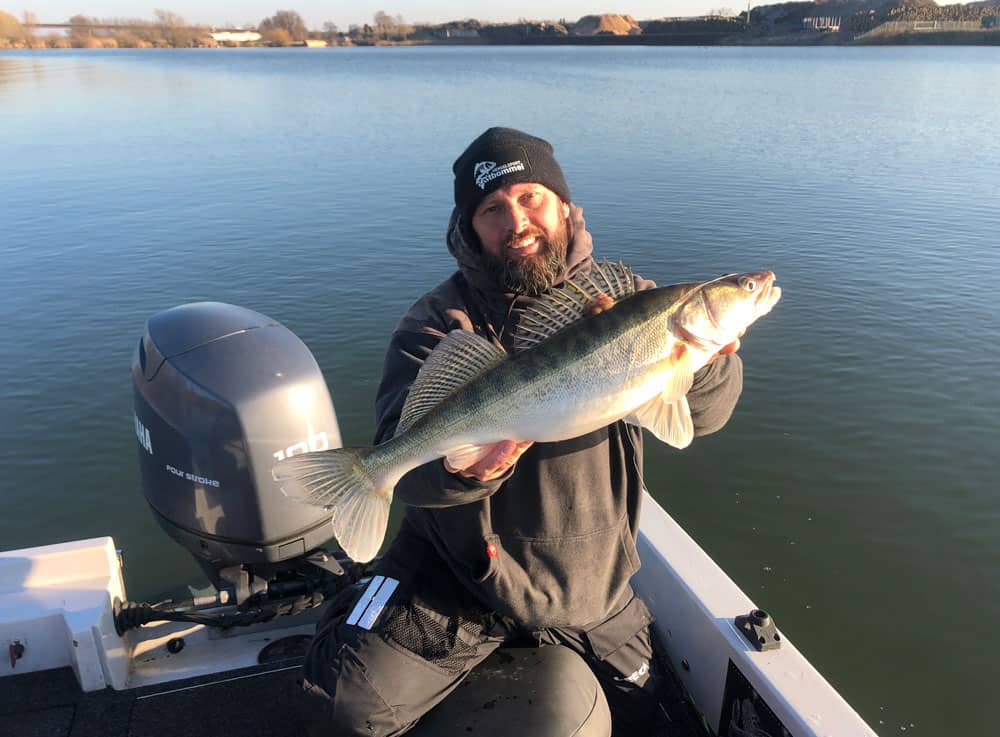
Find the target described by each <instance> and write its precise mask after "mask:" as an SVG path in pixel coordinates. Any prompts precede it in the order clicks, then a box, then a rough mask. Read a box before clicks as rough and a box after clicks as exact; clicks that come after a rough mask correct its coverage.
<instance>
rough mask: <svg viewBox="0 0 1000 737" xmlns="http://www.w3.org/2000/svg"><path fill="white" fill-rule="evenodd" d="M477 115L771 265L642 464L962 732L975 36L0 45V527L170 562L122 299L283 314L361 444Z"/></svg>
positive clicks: (839, 658)
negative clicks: (682, 442) (815, 43)
mask: <svg viewBox="0 0 1000 737" xmlns="http://www.w3.org/2000/svg"><path fill="white" fill-rule="evenodd" d="M498 124H499V125H510V126H514V127H519V128H523V129H525V130H528V131H531V132H533V133H536V134H538V135H541V136H544V137H545V138H548V139H549V140H550V141H552V143H553V144H554V145H555V149H556V152H557V155H558V158H559V160H560V162H561V163H562V166H563V168H564V170H565V172H566V176H567V179H568V181H569V183H570V186H571V188H572V191H573V195H574V200H575V201H576V202H577V203H579V204H581V205H582V206H583V207H584V210H585V214H586V216H587V222H588V227H589V229H590V230H591V232H592V233H593V236H594V240H595V244H596V247H597V252H598V253H599V254H601V255H603V256H606V257H609V258H612V259H622V260H624V261H626V262H627V263H629V264H630V265H632V267H633V268H634V269H635V270H636V271H637V272H639V273H641V274H643V275H645V276H648V277H651V278H653V279H656V280H657V281H658V282H660V283H661V284H667V283H671V282H675V281H682V280H690V279H696V278H708V277H712V276H715V275H717V274H719V273H722V272H731V271H746V270H751V269H756V268H770V269H773V270H774V271H775V272H776V273H777V274H778V280H779V283H780V284H781V285H782V287H783V290H784V298H783V299H782V301H781V303H780V304H779V305H778V307H777V308H776V309H775V311H774V312H773V313H772V314H771V315H770V316H768V317H767V318H766V319H765V320H762V321H761V322H760V323H759V324H757V325H755V326H754V327H753V328H752V329H751V330H750V332H749V333H748V335H747V336H746V338H745V340H744V345H743V349H742V350H741V354H742V356H743V358H744V362H745V368H746V380H745V388H744V393H743V396H742V398H741V400H740V404H739V405H738V407H737V410H736V413H735V415H734V416H733V418H732V420H731V421H730V423H729V424H728V426H727V427H725V428H724V429H723V430H722V431H721V432H719V433H718V434H716V435H714V436H710V437H705V438H701V439H699V440H697V441H696V442H695V443H694V445H693V446H692V447H690V448H689V449H687V450H685V451H674V450H672V449H669V448H666V447H664V446H662V445H659V444H654V443H655V441H654V442H650V443H648V444H647V459H648V460H647V469H646V471H647V483H648V485H649V487H650V488H651V489H652V491H653V493H654V495H655V496H657V498H658V499H659V500H660V501H661V503H662V504H664V505H665V506H666V508H667V509H668V510H669V511H670V512H671V514H673V515H674V516H675V517H676V518H677V519H678V520H679V521H680V522H681V523H682V524H683V525H684V526H685V527H686V529H687V530H688V531H689V532H690V533H691V534H692V535H693V536H694V537H695V538H696V539H697V540H698V541H699V543H700V544H701V545H702V546H703V547H704V548H705V549H706V550H707V551H708V552H709V553H710V554H711V555H712V556H713V557H714V558H715V560H716V561H717V562H718V563H719V564H720V565H721V566H722V567H723V568H724V569H725V570H726V571H727V572H728V573H729V574H730V575H731V576H732V577H733V578H734V579H735V580H736V582H737V583H738V584H739V585H740V586H741V587H743V588H744V589H745V590H746V591H747V593H748V594H749V595H750V596H751V597H752V598H753V599H754V600H755V601H756V603H757V604H758V605H759V606H762V607H764V608H766V609H768V610H770V611H771V612H772V614H773V615H774V617H775V619H776V622H777V624H778V626H779V627H780V628H782V630H783V631H784V632H785V633H786V634H788V636H789V637H791V638H792V639H793V641H794V642H795V644H796V645H797V646H798V648H799V649H800V650H802V651H803V652H804V653H805V654H806V656H807V657H809V658H810V659H811V660H812V662H813V663H814V664H815V665H816V666H817V668H818V669H819V670H820V671H821V672H822V673H823V674H824V675H825V676H826V677H827V678H828V679H829V680H830V681H831V682H832V683H833V684H834V685H835V686H836V687H837V688H838V689H839V690H840V692H841V693H842V694H843V695H844V696H845V698H847V700H848V701H850V702H851V703H852V704H853V705H854V706H855V708H857V709H858V710H859V712H860V713H861V714H862V716H864V718H865V719H866V720H867V721H868V722H869V723H870V724H871V725H872V726H873V727H874V728H875V729H876V730H877V731H879V733H880V734H882V735H889V734H896V733H899V732H906V733H907V734H923V735H941V734H976V735H986V734H993V733H995V731H996V726H995V722H994V720H993V718H992V717H991V716H990V712H991V711H992V709H991V705H992V696H993V690H994V689H993V685H994V681H995V680H996V674H997V673H998V672H1000V670H998V666H997V657H998V656H1000V634H998V629H997V621H998V616H1000V483H998V478H1000V474H998V471H1000V468H998V465H1000V463H998V458H1000V450H998V440H1000V383H998V380H997V379H998V372H1000V368H998V367H1000V347H998V340H997V338H998V336H1000V319H998V315H997V307H996V305H997V300H996V297H995V295H996V293H997V287H998V281H1000V255H998V253H1000V251H998V242H997V240H998V234H1000V170H998V162H1000V136H998V135H997V131H998V130H1000V59H998V57H997V51H996V50H995V49H989V48H973V47H970V48H932V47H928V48H919V47H916V48H868V49H856V48H808V49H792V48H787V49H786V48H774V49H771V48H763V49H756V48H755V49H751V48H733V49H722V48H631V47H629V48H559V47H552V48H433V47H431V48H386V49H327V50H299V49H289V50H236V49H228V50H200V51H180V50H167V51H105V52H79V51H59V52H34V53H17V52H4V53H0V346H2V347H0V356H2V367H3V384H2V397H0V416H2V418H3V421H2V423H0V464H2V467H3V469H4V474H3V481H2V482H0V494H2V499H3V503H4V514H2V515H0V540H2V545H0V547H2V548H4V549H13V548H19V547H27V546H32V545H40V544H47V543H54V542H60V541H64V540H71V539H78V538H85V537H91V536H98V535H112V536H113V537H114V539H115V541H116V543H117V545H118V546H119V547H121V548H123V549H124V550H125V555H126V568H125V574H126V584H127V586H128V590H129V594H130V597H131V598H133V599H135V600H150V599H155V598H156V597H157V596H158V595H160V594H161V593H163V592H165V591H172V590H176V589H177V588H179V587H182V586H183V585H185V584H188V583H192V584H196V585H203V583H204V579H203V578H202V576H201V574H200V572H199V569H198V568H197V566H196V565H195V563H194V562H193V559H191V558H189V556H188V554H187V553H186V552H185V551H184V550H183V549H181V548H180V547H179V546H178V545H176V544H175V543H173V542H172V541H171V540H169V539H168V538H167V537H166V535H165V534H163V533H162V532H161V531H160V530H159V528H158V526H157V525H156V523H155V522H154V520H153V518H152V516H151V514H150V512H149V510H148V507H147V506H146V504H145V502H144V500H143V498H142V496H141V493H140V489H139V484H138V472H137V462H136V448H135V445H136V444H135V436H134V434H133V426H132V409H131V389H130V374H129V365H130V358H131V353H132V350H133V348H134V346H135V344H136V342H137V340H138V338H139V336H140V335H141V334H142V331H143V326H144V322H145V320H146V319H147V318H148V317H149V316H151V315H153V314H155V313H157V312H159V311H160V310H163V309H166V308H169V307H172V306H174V305H177V304H181V303H185V302H190V301H195V300H219V301H225V302H232V303H236V304H240V305H243V306H246V307H250V308H252V309H255V310H257V311H259V312H263V313H264V314H266V315H269V316H271V317H273V318H276V319H278V320H280V321H282V322H283V323H285V324H286V325H287V326H288V327H289V328H291V329H292V330H293V331H294V332H295V333H296V334H298V335H299V336H300V337H301V338H302V339H303V340H304V341H305V342H306V344H307V345H308V346H309V347H310V349H311V350H312V351H313V353H314V354H315V356H316V359H317V361H318V362H319V365H320V366H321V367H322V369H323V371H324V374H325V377H326V379H327V382H328V384H329V386H330V388H331V392H332V394H333V397H334V401H335V403H336V407H337V412H338V415H339V418H340V422H341V429H342V432H343V435H344V440H345V443H348V444H359V443H367V442H368V441H369V440H370V436H371V434H372V430H373V417H372V401H373V399H374V394H375V390H376V387H377V383H378V380H379V374H380V371H381V362H382V354H383V350H384V347H385V343H386V340H387V337H388V335H389V333H390V331H391V330H392V328H393V326H394V324H395V322H396V320H397V319H398V318H399V316H400V315H401V314H402V312H403V311H404V310H405V309H406V308H407V307H408V306H409V304H410V303H411V302H412V301H413V300H415V299H416V298H417V297H419V296H420V295H421V294H422V293H423V292H424V291H425V290H426V289H428V288H429V287H431V286H433V285H434V284H436V283H437V282H438V281H440V280H441V279H443V278H444V277H446V276H447V275H448V274H449V273H450V272H451V270H452V269H453V266H454V264H453V262H452V261H451V259H450V258H449V257H448V255H447V252H446V250H445V246H444V238H443V234H444V227H445V224H446V222H447V219H448V215H449V212H450V208H451V192H452V178H451V164H452V161H453V160H454V158H455V157H456V156H457V155H458V153H459V152H460V151H461V150H462V148H464V146H465V145H466V144H467V143H468V142H469V141H470V140H472V138H473V137H475V136H476V135H478V134H479V133H480V132H481V131H482V130H484V129H485V128H487V127H489V126H491V125H498Z"/></svg>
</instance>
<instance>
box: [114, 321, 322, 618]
mask: <svg viewBox="0 0 1000 737" xmlns="http://www.w3.org/2000/svg"><path fill="white" fill-rule="evenodd" d="M132 381H133V387H134V392H135V393H134V402H135V431H136V436H137V438H138V441H139V466H140V469H141V474H142V490H143V494H144V495H145V497H146V500H147V501H148V502H149V505H150V507H152V509H153V512H154V513H155V517H156V519H157V521H158V522H159V523H160V525H161V526H162V527H163V529H164V530H166V532H167V534H169V535H170V536H171V537H172V538H173V539H174V540H176V541H177V542H179V543H180V544H181V545H183V546H184V547H185V548H187V549H188V550H189V551H190V552H191V553H192V554H193V555H194V557H195V558H196V559H197V560H198V561H199V563H200V564H201V565H202V567H203V569H204V570H205V572H206V573H207V574H208V576H209V578H210V579H211V581H212V583H213V584H214V585H215V586H216V588H218V589H219V591H220V593H222V594H228V595H224V596H223V597H222V601H225V602H227V603H239V602H240V601H243V600H244V599H245V598H246V597H247V596H249V595H251V594H253V593H256V592H257V591H259V590H261V589H262V587H264V586H266V582H267V580H268V579H271V578H273V577H274V574H275V572H276V571H280V570H281V569H282V568H287V567H288V566H289V565H290V564H289V561H296V559H300V558H302V557H303V556H305V555H306V554H307V553H310V552H311V551H314V550H315V549H317V548H319V547H320V546H321V545H322V544H323V543H324V542H326V541H327V540H329V539H330V538H331V537H332V536H333V529H332V526H331V524H330V515H329V513H328V512H324V511H323V510H322V509H321V508H319V507H313V506H309V505H305V504H301V503H297V502H293V501H291V500H289V499H287V498H286V497H285V496H284V495H283V494H282V492H281V489H280V488H279V487H278V484H277V483H276V482H275V481H274V480H273V479H272V477H271V468H272V467H273V466H274V464H275V463H276V462H277V461H279V460H281V459H282V458H284V457H286V456H289V455H292V454H296V453H305V452H307V451H314V450H325V449H327V448H337V447H340V445H341V440H340V430H339V427H338V425H337V417H336V414H335V412H334V408H333V403H332V402H331V400H330V394H329V392H328V390H327V387H326V383H325V382H324V380H323V376H322V374H321V372H320V369H319V367H318V366H317V364H316V361H315V359H314V358H313V356H312V354H311V353H310V351H309V349H308V348H306V346H305V344H303V343H302V341H301V340H299V338H298V337H297V336H295V334H293V333H292V332H291V331H290V330H288V329H287V328H286V327H285V326H283V325H281V324H280V323H278V322H277V321H275V320H272V319H270V318H268V317H265V316H264V315H261V314H259V313H257V312H253V311H252V310H248V309H245V308H242V307H237V306H234V305H229V304H223V303H219V302H198V303H193V304H186V305H182V306H180V307H174V308H172V309H169V310H166V311H164V312H161V313H159V314H157V315H154V316H153V317H151V318H150V319H149V321H148V322H147V324H146V331H145V334H144V335H143V337H142V339H141V340H140V341H139V345H138V347H137V349H136V351H135V354H134V356H133V361H132Z"/></svg>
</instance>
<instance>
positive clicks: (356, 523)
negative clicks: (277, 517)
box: [271, 448, 392, 563]
mask: <svg viewBox="0 0 1000 737" xmlns="http://www.w3.org/2000/svg"><path fill="white" fill-rule="evenodd" d="M373 450H374V449H373V448H337V449H336V450H323V451H318V452H316V453H304V454H302V455H297V456H291V457H290V458H286V459H284V460H283V461H279V462H278V463H277V464H276V465H275V466H274V468H273V469H272V471H271V475H272V476H273V477H274V480H275V481H277V482H278V483H279V484H280V485H281V491H282V492H283V493H284V494H285V496H287V497H289V498H290V499H295V500H296V501H301V502H305V503H306V504H313V505H315V506H318V507H323V508H324V509H326V510H327V511H329V512H332V513H333V533H334V535H335V536H336V538H337V542H338V543H340V547H342V548H343V549H344V552H345V553H347V554H348V555H349V556H350V557H351V558H352V559H353V560H356V561H358V562H359V563H366V562H368V561H370V560H371V559H372V558H374V557H375V555H376V553H378V549H379V547H381V545H382V540H383V539H384V538H385V529H386V525H387V524H388V521H389V504H390V502H392V487H390V488H388V489H379V488H376V482H375V479H374V478H373V476H372V474H371V472H370V470H369V468H368V467H367V466H366V464H365V459H366V458H367V457H368V456H369V455H371V453H372V452H373Z"/></svg>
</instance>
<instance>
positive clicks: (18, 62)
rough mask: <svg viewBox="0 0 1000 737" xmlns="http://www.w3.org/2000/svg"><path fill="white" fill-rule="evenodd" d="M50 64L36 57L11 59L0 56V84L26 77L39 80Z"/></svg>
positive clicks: (10, 82) (23, 79)
mask: <svg viewBox="0 0 1000 737" xmlns="http://www.w3.org/2000/svg"><path fill="white" fill-rule="evenodd" d="M49 67H50V65H49V64H45V63H43V62H41V61H39V60H38V59H11V58H10V57H6V58H5V57H0V86H2V85H7V84H13V83H15V82H22V81H25V80H27V79H35V80H40V79H42V78H44V77H45V74H46V72H47V71H48V69H49Z"/></svg>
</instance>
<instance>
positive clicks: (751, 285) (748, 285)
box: [740, 276, 757, 292]
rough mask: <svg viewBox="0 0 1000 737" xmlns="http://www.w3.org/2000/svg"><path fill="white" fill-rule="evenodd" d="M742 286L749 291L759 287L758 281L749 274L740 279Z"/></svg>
mask: <svg viewBox="0 0 1000 737" xmlns="http://www.w3.org/2000/svg"><path fill="white" fill-rule="evenodd" d="M740 286H741V287H743V288H744V289H746V290H747V291H748V292H752V291H753V290H755V289H756V288H757V282H755V281H754V280H753V279H751V278H750V277H748V276H744V277H743V278H742V279H740Z"/></svg>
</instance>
